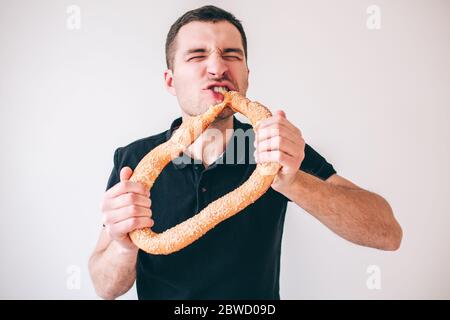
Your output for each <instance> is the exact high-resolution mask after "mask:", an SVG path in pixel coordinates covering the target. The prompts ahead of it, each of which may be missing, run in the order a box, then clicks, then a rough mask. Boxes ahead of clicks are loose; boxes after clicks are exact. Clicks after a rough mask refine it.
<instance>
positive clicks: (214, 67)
mask: <svg viewBox="0 0 450 320" xmlns="http://www.w3.org/2000/svg"><path fill="white" fill-rule="evenodd" d="M207 71H208V74H209V75H210V76H214V77H215V78H222V77H223V76H224V75H225V74H226V72H227V71H228V66H227V64H226V62H225V61H224V60H223V58H222V56H221V54H220V53H218V52H217V51H216V52H213V53H212V54H211V55H210V56H209V59H208V66H207Z"/></svg>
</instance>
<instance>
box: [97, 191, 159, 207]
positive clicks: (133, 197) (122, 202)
mask: <svg viewBox="0 0 450 320" xmlns="http://www.w3.org/2000/svg"><path fill="white" fill-rule="evenodd" d="M151 203H152V201H151V199H150V198H149V197H147V196H143V195H141V194H138V193H133V192H128V193H124V194H121V195H119V196H117V197H114V198H107V199H106V200H105V201H103V205H102V208H101V211H111V210H115V209H120V208H123V207H126V206H130V205H137V206H140V207H144V208H150V206H151Z"/></svg>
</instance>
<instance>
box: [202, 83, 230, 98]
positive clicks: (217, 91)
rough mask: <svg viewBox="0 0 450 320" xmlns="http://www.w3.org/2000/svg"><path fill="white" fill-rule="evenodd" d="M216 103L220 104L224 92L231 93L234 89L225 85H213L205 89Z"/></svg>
mask: <svg viewBox="0 0 450 320" xmlns="http://www.w3.org/2000/svg"><path fill="white" fill-rule="evenodd" d="M205 90H206V91H207V92H208V93H209V94H210V95H211V96H212V97H213V98H214V100H215V101H217V102H222V101H223V99H224V94H225V92H228V91H232V90H234V88H233V87H232V86H230V85H227V84H219V83H214V84H211V85H209V86H208V87H207V88H206V89H205Z"/></svg>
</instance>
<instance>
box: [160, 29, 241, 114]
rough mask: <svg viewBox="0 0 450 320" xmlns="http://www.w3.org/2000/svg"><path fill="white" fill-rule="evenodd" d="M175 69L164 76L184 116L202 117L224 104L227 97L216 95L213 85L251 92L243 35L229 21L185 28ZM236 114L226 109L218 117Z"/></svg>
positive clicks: (178, 40) (177, 43)
mask: <svg viewBox="0 0 450 320" xmlns="http://www.w3.org/2000/svg"><path fill="white" fill-rule="evenodd" d="M172 69H173V70H167V71H166V72H165V73H164V77H165V82H166V87H167V89H168V90H169V92H170V93H172V94H173V95H175V96H176V97H177V99H178V103H179V104H180V107H181V109H182V112H183V115H189V116H195V115H199V114H202V113H204V112H205V111H206V110H207V109H208V108H209V106H211V105H214V104H217V103H220V102H222V101H223V95H222V94H221V93H217V92H214V90H213V88H212V86H213V85H217V86H226V87H227V88H228V89H229V90H234V91H239V92H240V93H242V94H243V95H245V94H246V92H247V88H248V74H249V70H248V68H247V63H246V61H245V55H244V48H243V46H242V40H241V34H240V33H239V31H238V30H237V28H236V27H235V26H233V25H232V24H231V23H229V22H227V21H220V22H216V23H212V22H199V21H195V22H190V23H188V24H186V25H184V26H183V27H181V29H180V30H179V32H178V35H177V37H176V39H175V55H174V61H173V66H172ZM233 113H234V112H233V111H232V110H231V109H229V108H226V109H225V110H224V111H223V112H222V114H221V115H220V116H219V117H218V118H219V119H224V118H227V117H229V116H230V115H232V114H233Z"/></svg>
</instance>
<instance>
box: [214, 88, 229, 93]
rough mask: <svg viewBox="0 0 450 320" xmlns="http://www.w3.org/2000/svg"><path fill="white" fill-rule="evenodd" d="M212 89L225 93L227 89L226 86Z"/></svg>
mask: <svg viewBox="0 0 450 320" xmlns="http://www.w3.org/2000/svg"><path fill="white" fill-rule="evenodd" d="M212 89H213V91H214V92H220V93H225V92H227V91H228V89H227V87H213V88H212Z"/></svg>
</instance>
